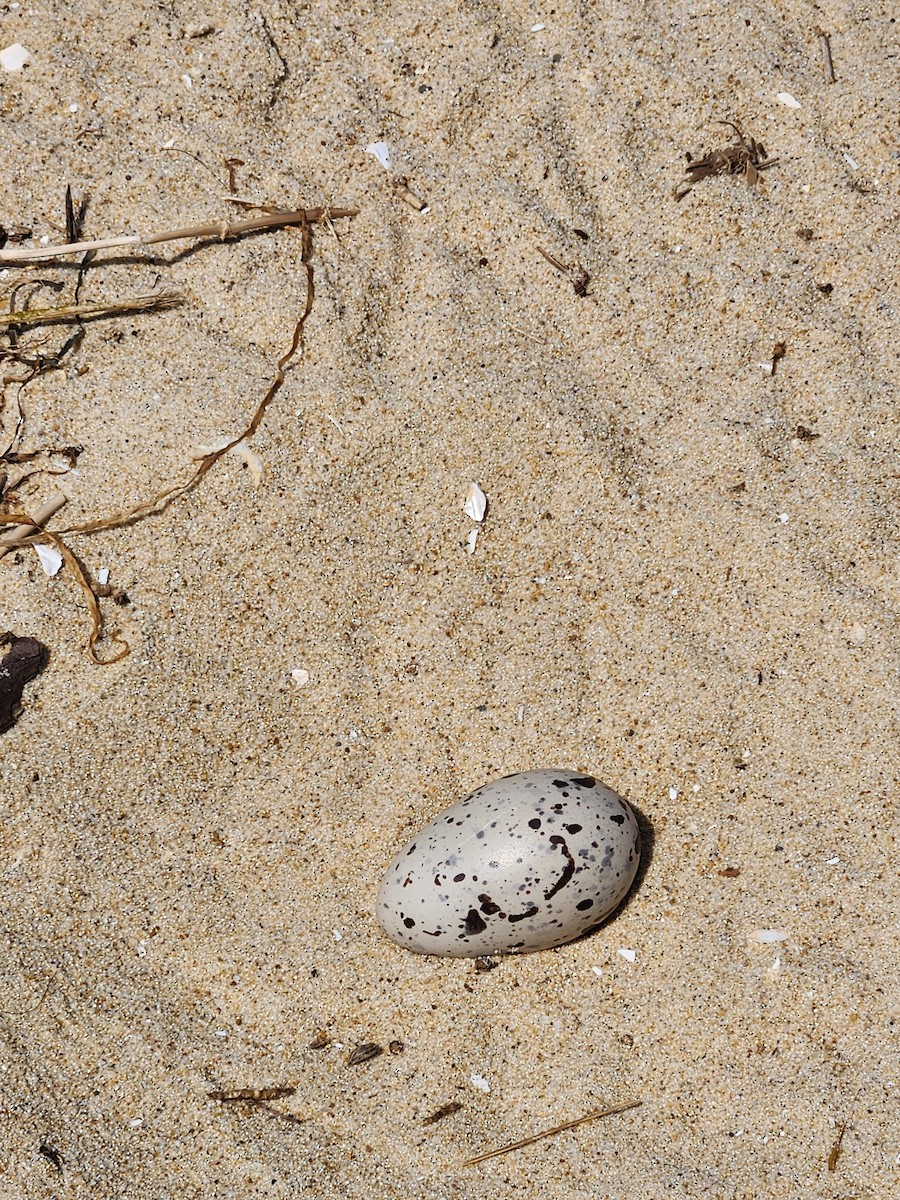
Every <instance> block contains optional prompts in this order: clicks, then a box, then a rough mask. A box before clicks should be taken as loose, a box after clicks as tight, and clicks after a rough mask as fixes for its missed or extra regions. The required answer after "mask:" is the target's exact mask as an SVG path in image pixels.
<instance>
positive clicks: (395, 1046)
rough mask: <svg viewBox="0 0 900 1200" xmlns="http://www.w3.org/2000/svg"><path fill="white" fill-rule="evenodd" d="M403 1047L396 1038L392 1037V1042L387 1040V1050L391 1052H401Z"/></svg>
mask: <svg viewBox="0 0 900 1200" xmlns="http://www.w3.org/2000/svg"><path fill="white" fill-rule="evenodd" d="M405 1049H406V1047H405V1046H404V1045H403V1043H402V1042H400V1041H398V1040H397V1038H394V1040H393V1041H392V1042H388V1050H390V1052H391V1054H402V1053H403V1051H404V1050H405Z"/></svg>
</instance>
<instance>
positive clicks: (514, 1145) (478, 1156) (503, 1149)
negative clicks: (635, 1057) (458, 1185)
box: [460, 1100, 644, 1167]
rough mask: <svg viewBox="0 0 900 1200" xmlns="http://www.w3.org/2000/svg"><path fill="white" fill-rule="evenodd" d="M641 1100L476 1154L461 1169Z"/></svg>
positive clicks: (608, 1114)
mask: <svg viewBox="0 0 900 1200" xmlns="http://www.w3.org/2000/svg"><path fill="white" fill-rule="evenodd" d="M643 1103H644V1102H643V1100H627V1101H626V1102H625V1103H624V1104H615V1105H613V1107H612V1108H600V1109H597V1110H596V1112H589V1113H585V1115H584V1116H583V1117H576V1118H575V1120H574V1121H566V1122H565V1123H564V1124H562V1125H554V1126H553V1128H552V1129H544V1130H542V1131H541V1132H540V1133H533V1134H532V1135H531V1137H526V1138H521V1139H520V1140H519V1141H518V1142H510V1143H509V1144H508V1145H506V1146H500V1147H498V1149H496V1150H487V1151H486V1152H485V1153H484V1154H476V1155H475V1157H474V1158H467V1159H466V1161H465V1162H464V1163H461V1164H460V1165H461V1166H463V1167H474V1166H475V1164H476V1163H480V1162H484V1161H485V1160H486V1159H488V1158H496V1157H497V1156H498V1155H499V1154H508V1153H509V1152H510V1150H521V1149H522V1147H523V1146H530V1145H531V1144H532V1143H533V1142H539V1141H540V1140H541V1139H542V1138H545V1137H552V1136H553V1135H554V1134H556V1133H564V1132H565V1130H567V1129H574V1128H575V1127H576V1125H583V1124H584V1123H585V1121H596V1120H597V1119H598V1118H600V1117H611V1116H612V1115H613V1113H620V1112H627V1111H628V1109H629V1108H638V1107H639V1106H640V1105H641V1104H643Z"/></svg>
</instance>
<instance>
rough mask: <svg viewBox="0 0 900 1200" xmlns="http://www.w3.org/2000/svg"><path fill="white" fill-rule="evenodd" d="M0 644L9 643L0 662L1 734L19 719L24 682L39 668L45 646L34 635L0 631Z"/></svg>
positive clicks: (43, 659)
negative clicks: (21, 635)
mask: <svg viewBox="0 0 900 1200" xmlns="http://www.w3.org/2000/svg"><path fill="white" fill-rule="evenodd" d="M0 646H9V650H8V651H7V653H6V657H5V658H4V659H3V661H2V662H0V733H5V732H6V730H7V729H11V728H12V727H13V725H15V723H16V719H17V718H18V715H19V711H20V705H21V702H22V692H23V691H24V689H25V684H26V683H28V682H29V680H31V679H34V677H35V675H37V674H39V673H40V671H41V670H42V668H43V666H44V663H45V662H46V657H47V647H46V646H44V645H43V644H42V643H41V642H39V641H38V640H37V638H32V637H16V635H15V634H14V633H9V632H7V633H0Z"/></svg>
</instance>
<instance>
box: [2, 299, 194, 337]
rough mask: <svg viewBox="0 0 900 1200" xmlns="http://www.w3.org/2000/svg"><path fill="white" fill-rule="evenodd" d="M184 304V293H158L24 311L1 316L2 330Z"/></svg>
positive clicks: (156, 310) (23, 309) (143, 311)
mask: <svg viewBox="0 0 900 1200" xmlns="http://www.w3.org/2000/svg"><path fill="white" fill-rule="evenodd" d="M180 304H184V296H182V295H181V293H180V292H154V293H151V294H150V295H147V296H131V297H129V298H128V299H127V300H110V301H107V302H106V303H103V302H101V301H98V302H96V303H93V304H91V303H84V304H62V305H59V307H57V308H22V309H19V310H18V311H15V312H8V313H0V329H7V328H9V326H11V325H14V326H16V327H17V328H18V329H20V330H21V329H23V328H25V327H27V326H29V325H30V326H34V325H58V324H60V323H61V322H64V321H80V320H84V319H85V318H92V317H119V316H124V315H125V314H126V313H145V312H165V311H166V309H170V308H177V307H178V306H179V305H180Z"/></svg>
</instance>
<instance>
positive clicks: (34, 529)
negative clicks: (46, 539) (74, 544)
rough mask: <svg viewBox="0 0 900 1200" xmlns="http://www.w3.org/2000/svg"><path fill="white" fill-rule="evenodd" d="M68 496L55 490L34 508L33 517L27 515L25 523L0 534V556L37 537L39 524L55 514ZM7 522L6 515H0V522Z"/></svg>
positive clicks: (4, 523) (42, 523)
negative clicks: (48, 497)
mask: <svg viewBox="0 0 900 1200" xmlns="http://www.w3.org/2000/svg"><path fill="white" fill-rule="evenodd" d="M68 500H69V497H68V496H65V495H63V493H62V492H55V493H54V494H53V495H52V496H51V497H50V499H49V500H45V501H44V503H43V504H42V505H41V506H40V508H36V509H35V511H34V516H33V517H27V518H26V521H25V524H22V525H15V526H14V527H13V528H12V529H9V530H7V532H6V533H4V534H3V535H2V536H0V558H2V557H3V556H4V554H9V552H10V550H13V549H15V547H16V546H26V545H28V543H29V541H31V540H33V539H35V538H39V537H40V534H41V526H42V525H44V524H46V522H47V521H49V520H50V518H51V517H53V516H55V515H56V514H57V513H58V512H59V510H60V509H61V508H62V506H63V505H64V504H67V503H68ZM8 523H9V518H8V517H7V516H0V524H3V525H6V524H8Z"/></svg>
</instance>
